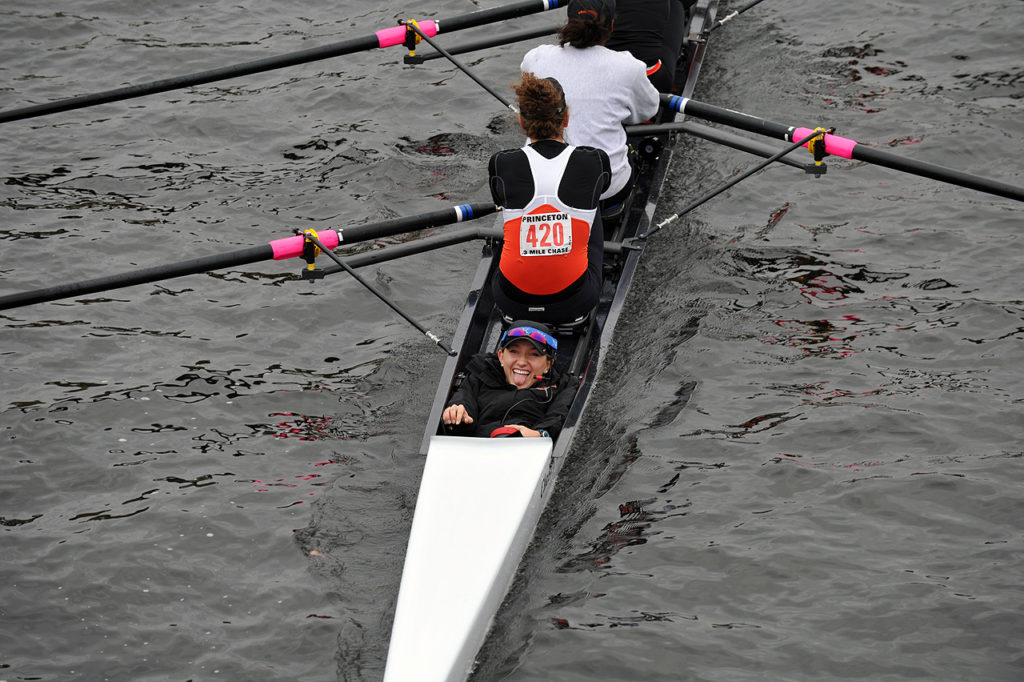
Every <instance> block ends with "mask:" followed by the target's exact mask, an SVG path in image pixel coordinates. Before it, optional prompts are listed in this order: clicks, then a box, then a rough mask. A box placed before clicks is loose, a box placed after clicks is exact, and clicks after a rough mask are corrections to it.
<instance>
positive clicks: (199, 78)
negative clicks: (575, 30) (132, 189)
mask: <svg viewBox="0 0 1024 682" xmlns="http://www.w3.org/2000/svg"><path fill="white" fill-rule="evenodd" d="M565 2H566V0H527V1H526V2H519V3H514V4H511V5H506V6H503V7H495V8H493V9H487V10H478V11H476V12H470V13H469V14H462V15H459V16H457V17H452V18H450V19H441V20H438V21H435V22H433V23H435V24H436V26H437V32H438V33H440V32H446V33H447V32H451V31H458V30H461V29H465V28H473V27H475V26H483V25H485V24H489V23H493V22H496V21H502V20H503V19H511V18H515V17H520V16H525V15H528V14H535V13H537V12H543V11H545V10H549V9H554V8H556V7H559V6H560V5H563V6H564V4H565ZM388 46H389V45H382V44H381V36H380V35H379V32H378V33H373V34H371V35H368V36H364V37H362V38H353V39H350V40H344V41H341V42H338V43H332V44H330V45H324V46H322V47H314V48H310V49H308V50H300V51H298V52H290V53H288V54H283V55H278V56H275V57H266V58H264V59H257V60H254V61H251V62H245V63H242V64H236V65H234V66H225V67H221V68H217V69H210V70H209V71H201V72H199V73H193V74H187V75H183V76H177V77H174V78H165V79H163V80H158V81H153V82H150V83H142V84H139V85H130V86H127V87H123V88H116V89H113V90H107V91H104V92H98V93H94V94H91V95H82V96H80V97H71V98H68V99H62V100H57V101H55V102H47V103H45V104H36V105H33V106H28V107H22V108H19V109H10V110H8V111H0V123H7V122H10V121H19V120H22V119H26V118H34V117H37V116H44V115H47V114H55V113H59V112H63V111H71V110H73V109H82V108H84V107H91V106H96V105H99V104H109V103H111V102H119V101H121V100H126V99H132V98H135V97H143V96H145V95H152V94H156V93H160V92H168V91H170V90H179V89H181V88H188V87H192V86H196V85H205V84H207V83H214V82H217V81H222V80H228V79H230V78H239V77H241V76H248V75H252V74H255V73H262V72H265V71H272V70H274V69H281V68H286V67H289V66H296V65H298V64H306V63H309V62H314V61H319V60H321V59H330V58H332V57H340V56H342V55H346V54H352V53H354V52H363V51H366V50H371V49H374V48H378V47H388Z"/></svg>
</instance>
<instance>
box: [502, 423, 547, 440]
mask: <svg viewBox="0 0 1024 682" xmlns="http://www.w3.org/2000/svg"><path fill="white" fill-rule="evenodd" d="M505 426H511V427H512V428H513V429H518V431H519V433H520V435H522V436H523V437H524V438H540V431H535V430H533V429H531V428H529V427H527V426H523V425H522V424H505Z"/></svg>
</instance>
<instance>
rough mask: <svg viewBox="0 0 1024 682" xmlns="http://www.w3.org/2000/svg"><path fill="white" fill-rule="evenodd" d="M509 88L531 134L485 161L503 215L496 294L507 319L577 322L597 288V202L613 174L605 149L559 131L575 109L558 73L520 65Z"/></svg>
mask: <svg viewBox="0 0 1024 682" xmlns="http://www.w3.org/2000/svg"><path fill="white" fill-rule="evenodd" d="M513 89H514V90H515V93H516V100H517V103H518V106H519V112H520V113H519V124H520V125H521V126H522V129H523V131H524V132H525V133H526V135H527V137H528V138H529V140H528V143H527V144H526V146H524V147H522V148H519V149H508V150H505V151H501V152H498V153H497V154H495V155H494V156H492V157H491V160H490V162H489V164H488V171H489V173H490V188H491V195H492V197H493V199H494V203H495V204H497V205H498V206H501V207H502V221H503V223H504V244H503V246H502V250H501V258H500V261H499V271H498V273H497V275H496V276H495V277H494V279H493V283H492V291H493V293H494V299H495V302H496V303H497V305H498V308H499V309H500V310H501V311H502V312H503V313H504V314H505V316H506V318H507V319H533V320H537V321H538V322H545V323H548V324H559V325H560V324H564V323H573V322H577V321H579V320H580V319H582V318H585V317H586V315H587V314H588V313H589V312H590V310H591V309H593V308H594V306H596V305H597V301H598V298H599V296H600V293H601V265H602V262H603V257H604V230H603V228H602V226H601V216H600V214H599V213H598V204H599V201H600V199H599V197H600V196H601V193H602V192H604V191H605V190H606V189H607V188H608V182H609V178H610V176H611V169H610V166H609V161H608V155H607V154H606V153H605V152H603V151H601V150H600V149H595V148H593V147H574V146H571V145H568V144H566V142H565V140H564V138H563V133H564V130H565V127H566V125H567V124H568V122H569V121H570V120H571V116H572V115H575V114H574V113H573V111H572V110H571V109H570V108H569V106H568V105H567V104H566V98H565V94H564V92H563V91H562V88H561V86H560V85H559V83H558V81H557V80H555V79H553V78H537V77H535V76H534V75H533V74H531V73H524V74H523V75H522V79H521V80H520V81H519V82H518V83H517V84H515V85H514V86H513Z"/></svg>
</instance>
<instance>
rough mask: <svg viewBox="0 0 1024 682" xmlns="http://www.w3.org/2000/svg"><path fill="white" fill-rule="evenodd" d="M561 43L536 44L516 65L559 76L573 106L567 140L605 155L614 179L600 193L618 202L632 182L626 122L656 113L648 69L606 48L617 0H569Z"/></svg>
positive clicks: (610, 202)
mask: <svg viewBox="0 0 1024 682" xmlns="http://www.w3.org/2000/svg"><path fill="white" fill-rule="evenodd" d="M567 11H568V20H567V22H566V24H565V26H563V27H562V29H561V30H560V31H559V32H558V39H559V43H560V44H559V45H540V46H538V47H535V48H534V49H532V50H530V51H529V52H527V53H526V56H525V57H523V63H522V65H521V67H520V69H521V70H522V71H529V72H532V73H534V74H535V75H537V76H539V77H547V76H551V77H554V78H557V79H558V81H559V82H560V83H561V84H562V87H564V88H565V98H566V101H567V102H568V103H569V107H570V108H571V109H572V112H573V115H572V119H571V120H570V121H569V126H568V129H567V131H566V139H567V140H568V141H569V142H570V143H571V144H577V145H590V146H593V147H597V148H598V149H603V150H604V151H605V152H607V153H608V157H609V159H610V160H611V167H612V181H611V183H610V184H609V186H608V188H607V189H606V190H605V191H604V193H603V194H602V195H601V198H602V199H603V200H605V202H604V203H605V205H606V206H612V205H614V204H616V203H618V202H619V201H620V200H621V199H622V198H623V197H624V196H625V195H626V194H628V192H629V189H630V187H631V185H632V183H631V182H630V180H631V178H632V174H633V169H632V166H631V165H630V163H629V158H628V154H627V149H626V132H625V131H624V130H623V129H622V125H623V124H624V123H627V124H632V123H642V122H644V121H646V120H648V119H650V118H652V117H653V116H654V115H655V114H656V113H658V106H659V103H660V99H659V96H658V91H657V90H656V89H655V88H654V86H653V85H651V82H650V81H649V80H647V67H646V66H645V65H644V63H643V62H641V61H639V60H638V59H636V58H635V57H633V56H632V55H631V54H629V53H628V52H616V51H613V50H609V49H608V48H607V47H605V46H604V44H605V43H606V42H607V41H608V39H609V38H610V37H611V35H612V25H613V22H614V19H615V0H570V1H569V5H568V10H567Z"/></svg>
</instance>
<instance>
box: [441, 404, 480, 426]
mask: <svg viewBox="0 0 1024 682" xmlns="http://www.w3.org/2000/svg"><path fill="white" fill-rule="evenodd" d="M441 421H443V422H444V423H445V424H448V425H449V426H454V425H455V424H472V423H473V418H472V417H470V416H469V412H466V406H465V405H449V406H448V407H446V408H444V412H443V413H441Z"/></svg>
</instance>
